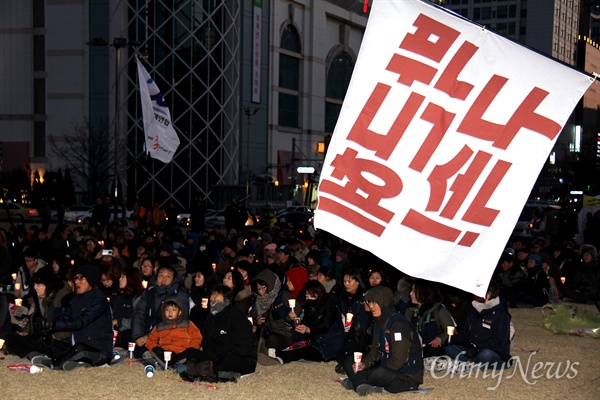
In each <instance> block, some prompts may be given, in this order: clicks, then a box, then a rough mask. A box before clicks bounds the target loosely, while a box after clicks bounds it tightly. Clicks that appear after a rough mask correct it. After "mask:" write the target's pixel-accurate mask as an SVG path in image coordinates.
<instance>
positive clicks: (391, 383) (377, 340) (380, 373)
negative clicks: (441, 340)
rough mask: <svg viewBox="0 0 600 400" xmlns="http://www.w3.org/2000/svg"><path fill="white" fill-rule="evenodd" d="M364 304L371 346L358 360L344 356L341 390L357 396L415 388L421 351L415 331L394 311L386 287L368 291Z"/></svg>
mask: <svg viewBox="0 0 600 400" xmlns="http://www.w3.org/2000/svg"><path fill="white" fill-rule="evenodd" d="M365 303H366V305H367V306H368V308H369V311H370V312H371V314H372V315H373V319H374V320H375V324H374V332H373V343H372V346H371V349H370V350H369V352H368V353H367V355H366V356H365V357H364V358H362V361H358V362H355V361H354V358H353V357H348V359H347V360H346V362H345V363H344V370H345V371H346V374H347V375H348V378H347V379H345V380H344V381H343V382H342V384H343V386H344V388H346V389H349V390H355V391H356V393H358V394H359V395H360V396H366V395H368V394H370V393H383V392H388V393H400V392H405V391H408V390H415V389H417V388H418V387H419V385H420V384H422V383H423V352H422V350H421V342H420V340H419V335H418V333H417V332H416V330H415V328H414V327H413V326H412V325H411V324H410V322H408V320H407V319H406V318H405V317H404V316H403V315H402V314H400V313H399V312H397V311H396V310H395V309H394V295H393V293H392V291H391V290H390V289H389V288H387V287H385V286H375V287H374V288H372V289H369V291H368V292H367V293H366V295H365Z"/></svg>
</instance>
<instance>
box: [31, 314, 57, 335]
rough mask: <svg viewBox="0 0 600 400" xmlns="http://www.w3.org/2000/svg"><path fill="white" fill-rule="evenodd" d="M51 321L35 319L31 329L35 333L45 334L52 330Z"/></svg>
mask: <svg viewBox="0 0 600 400" xmlns="http://www.w3.org/2000/svg"><path fill="white" fill-rule="evenodd" d="M52 325H53V321H52V320H51V319H48V318H36V319H35V320H34V321H33V328H34V329H35V331H36V332H41V333H46V332H50V331H51V330H52Z"/></svg>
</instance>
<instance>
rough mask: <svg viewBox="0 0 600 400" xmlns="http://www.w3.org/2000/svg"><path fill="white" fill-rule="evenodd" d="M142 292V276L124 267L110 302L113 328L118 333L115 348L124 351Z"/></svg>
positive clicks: (130, 339) (129, 337)
mask: <svg viewBox="0 0 600 400" xmlns="http://www.w3.org/2000/svg"><path fill="white" fill-rule="evenodd" d="M143 292H144V287H143V286H142V274H141V273H140V271H139V270H138V269H137V268H135V267H125V269H124V270H123V272H122V273H121V277H120V278H119V292H118V293H117V295H116V296H115V297H114V298H113V299H112V300H111V301H110V307H111V309H112V312H113V328H114V330H116V331H117V332H118V334H117V339H116V341H115V347H121V348H124V349H126V348H127V347H128V344H129V342H132V341H133V339H132V338H131V317H132V315H133V310H134V309H135V306H136V305H137V303H138V301H140V297H141V295H142V293H143Z"/></svg>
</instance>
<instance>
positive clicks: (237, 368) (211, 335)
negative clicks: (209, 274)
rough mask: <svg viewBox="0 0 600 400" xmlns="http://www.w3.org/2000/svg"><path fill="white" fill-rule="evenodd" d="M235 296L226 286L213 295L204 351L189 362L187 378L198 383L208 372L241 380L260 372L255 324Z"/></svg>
mask: <svg viewBox="0 0 600 400" xmlns="http://www.w3.org/2000/svg"><path fill="white" fill-rule="evenodd" d="M233 297H234V294H233V290H232V289H231V288H229V287H227V286H225V285H217V286H215V287H214V289H213V290H212V292H211V293H210V298H209V307H210V308H209V311H210V315H209V316H208V318H207V319H206V329H205V333H204V335H203V339H202V351H201V353H199V354H197V355H196V356H195V357H194V358H191V359H189V360H188V362H187V366H188V368H187V372H186V373H183V374H182V375H183V376H182V378H183V379H185V380H194V379H196V378H198V377H199V376H202V375H206V374H207V372H206V371H207V370H211V373H210V375H216V376H219V377H231V376H236V377H239V376H240V375H245V374H250V373H253V372H254V370H255V369H256V341H255V340H254V339H255V337H254V334H253V333H252V325H251V324H250V321H248V319H247V318H246V316H245V315H244V312H243V311H242V310H241V308H240V307H239V305H238V304H236V303H235V302H234V301H233ZM207 364H208V365H210V367H208V368H207Z"/></svg>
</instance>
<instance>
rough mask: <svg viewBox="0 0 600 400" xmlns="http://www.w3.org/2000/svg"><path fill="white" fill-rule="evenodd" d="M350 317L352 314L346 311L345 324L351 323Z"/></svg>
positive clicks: (352, 316)
mask: <svg viewBox="0 0 600 400" xmlns="http://www.w3.org/2000/svg"><path fill="white" fill-rule="evenodd" d="M352 318H354V314H352V313H351V312H349V313H346V325H350V324H351V323H352Z"/></svg>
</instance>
